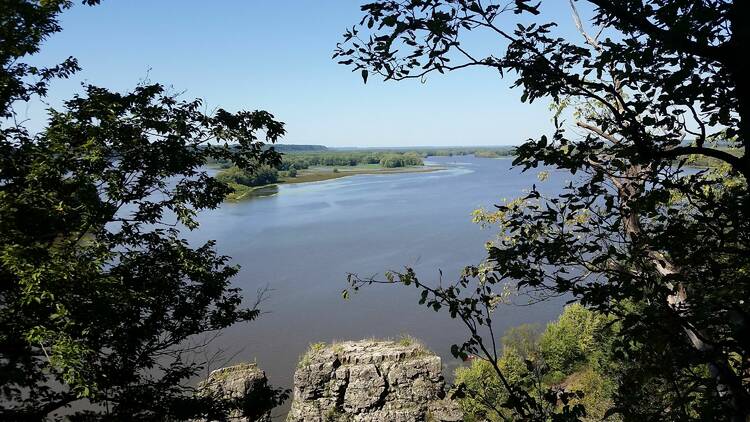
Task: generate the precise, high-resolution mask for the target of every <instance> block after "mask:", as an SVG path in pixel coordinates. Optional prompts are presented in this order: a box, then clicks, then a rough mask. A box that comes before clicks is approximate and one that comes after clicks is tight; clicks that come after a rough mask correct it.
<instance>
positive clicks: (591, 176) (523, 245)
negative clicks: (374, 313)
mask: <svg viewBox="0 0 750 422" xmlns="http://www.w3.org/2000/svg"><path fill="white" fill-rule="evenodd" d="M579 3H584V2H583V1H581V2H576V1H571V2H570V6H571V8H572V11H573V15H574V19H575V20H574V22H575V24H576V25H577V26H578V28H579V30H580V33H581V37H580V38H576V39H565V38H560V37H558V36H556V35H555V30H556V24H555V23H547V22H540V21H539V19H538V18H535V16H537V15H538V14H539V12H540V9H541V8H544V7H545V5H546V4H547V2H541V4H537V2H531V1H527V0H516V1H514V2H508V3H506V2H494V1H475V0H416V1H385V0H384V1H376V2H373V3H369V4H366V5H364V6H362V10H363V13H364V17H363V18H362V20H361V22H360V24H359V25H357V26H355V27H353V28H351V29H349V30H348V31H346V33H345V35H344V41H343V42H342V43H341V44H340V45H339V46H338V48H337V51H336V55H337V56H338V57H339V60H340V61H341V63H343V64H345V65H349V66H352V67H353V68H354V70H357V71H359V72H361V73H362V76H363V77H364V79H365V81H366V80H367V78H368V75H371V74H373V73H376V74H379V75H382V76H383V77H384V79H387V80H388V79H391V80H401V79H408V78H425V77H426V76H428V75H430V74H432V73H435V72H438V73H444V72H446V71H454V70H459V69H462V68H466V67H484V68H489V69H491V70H494V71H496V72H498V73H499V75H500V76H501V77H513V78H514V81H515V82H514V85H515V86H516V87H520V88H521V89H522V95H521V100H522V101H529V102H530V101H534V100H538V99H545V100H549V101H552V103H553V105H554V116H553V117H554V119H555V127H556V129H555V131H554V133H552V134H551V135H550V136H541V137H540V138H539V139H538V140H529V141H527V142H526V143H525V144H523V145H522V146H521V147H519V148H518V150H517V152H518V157H517V159H516V160H515V164H516V165H518V166H521V167H522V168H524V169H531V168H535V167H537V166H539V165H540V164H546V165H551V166H555V167H557V168H558V169H561V170H565V171H568V172H570V173H572V174H573V175H574V178H573V179H574V180H573V181H572V182H571V183H570V184H569V185H568V186H567V187H566V188H565V190H564V192H563V193H562V194H560V195H557V196H553V197H545V196H543V195H542V194H541V193H540V192H539V190H537V189H536V187H535V186H534V187H531V190H530V192H529V193H528V195H525V196H524V197H522V198H518V199H517V200H514V201H512V202H510V203H507V204H502V205H499V206H498V207H497V209H496V210H495V211H492V212H483V213H479V214H478V215H477V220H479V221H481V222H483V223H485V224H491V225H497V226H498V227H499V229H500V235H499V236H498V238H497V240H496V241H495V242H493V243H492V244H491V245H489V246H488V256H487V260H486V261H485V262H484V263H482V265H479V266H476V267H468V268H467V269H466V271H465V274H464V276H463V277H462V278H461V279H460V280H458V281H456V282H455V283H453V284H451V285H446V284H444V283H443V284H442V285H441V286H440V287H433V286H431V285H430V283H423V282H421V281H420V280H419V279H418V278H417V277H416V274H414V272H413V271H411V270H410V269H407V270H406V271H404V272H401V273H391V274H389V280H386V281H385V282H389V281H401V282H403V283H406V284H412V285H415V286H417V287H418V288H420V289H422V290H423V296H422V297H423V300H422V303H426V304H427V305H428V306H430V307H432V308H434V309H435V310H438V309H448V311H449V312H450V313H451V315H452V316H454V317H457V318H459V319H461V320H462V321H463V322H464V323H465V324H466V326H467V328H468V329H469V330H470V332H471V337H470V338H469V339H468V340H467V341H466V343H464V344H462V345H457V346H456V347H455V348H454V353H455V354H456V355H459V356H465V355H466V354H479V355H481V356H483V357H484V358H485V359H487V361H488V362H489V363H490V364H491V365H492V366H493V369H494V370H495V372H496V375H497V376H498V377H499V379H500V380H501V381H502V385H503V387H504V389H505V390H506V391H507V393H508V395H507V397H508V398H507V400H506V401H505V402H504V403H503V406H505V407H507V408H510V409H512V410H513V411H514V412H515V416H516V417H520V418H527V419H550V418H552V419H560V418H569V419H577V418H580V417H581V416H582V415H581V411H580V408H576V407H571V406H563V407H560V406H555V407H552V408H550V407H549V406H546V405H545V403H548V402H550V401H551V402H555V403H561V402H562V403H567V399H568V398H569V396H567V395H566V394H568V393H561V392H559V391H554V389H551V390H549V394H546V395H543V396H539V397H531V396H529V395H528V394H527V393H526V390H524V389H522V388H518V387H517V386H516V385H514V384H513V383H512V382H511V380H510V379H509V378H507V377H506V376H505V375H504V373H503V370H502V368H500V367H499V366H498V365H497V362H498V352H497V350H498V349H497V347H496V343H495V336H494V333H493V331H492V329H491V327H492V319H493V310H494V309H495V307H496V306H499V303H503V302H504V301H506V300H507V297H506V296H505V293H504V292H505V291H506V287H507V285H511V286H513V287H515V288H519V289H521V290H523V291H525V292H528V293H532V294H534V296H535V300H543V299H544V298H545V297H549V296H556V295H568V296H572V297H574V298H575V299H577V300H579V301H580V302H581V303H582V304H584V305H586V306H587V307H589V308H590V309H593V310H596V311H598V312H602V313H604V314H607V315H608V316H610V317H615V318H616V319H617V321H618V323H620V324H622V329H621V330H620V331H619V334H618V336H617V339H616V341H614V342H613V345H612V348H613V350H614V351H615V352H616V356H618V357H619V359H621V361H622V362H629V361H634V362H636V363H637V364H635V365H623V371H622V372H621V373H619V374H618V375H617V379H616V382H617V388H616V392H615V397H614V404H613V406H612V408H611V410H610V414H613V413H617V414H620V415H624V416H625V417H627V418H629V419H630V418H645V419H649V420H651V419H654V420H687V419H701V420H707V419H717V420H719V419H725V420H735V421H744V420H746V418H747V417H748V415H750V376H749V375H750V373H749V372H748V371H750V343H749V339H750V304H749V303H748V300H747V299H748V297H750V280H749V278H748V270H750V261H749V260H750V253H749V251H748V247H749V246H750V227H748V221H749V219H748V211H750V197H749V196H748V183H747V182H748V178H749V177H750V158H748V155H747V151H748V146H749V145H750V91H749V89H748V78H747V75H748V71H747V70H748V68H747V61H746V60H744V57H742V53H741V52H743V51H746V50H747V49H748V48H750V35H749V34H750V30H749V29H748V26H747V25H746V22H745V20H746V17H747V16H749V15H750V13H748V12H749V10H748V9H749V8H750V3H748V2H746V1H740V0H737V1H719V0H716V1H712V0H702V1H695V0H670V1H666V0H589V1H588V2H586V3H588V5H589V6H591V9H592V10H593V12H592V16H591V19H590V21H589V22H586V21H585V20H584V19H581V18H580V17H579V14H578V12H577V10H576V6H577V5H579ZM588 24H591V26H592V28H591V30H589V28H588ZM477 31H486V32H487V33H489V34H492V35H494V36H496V37H497V39H498V45H500V46H504V47H505V48H504V51H503V52H502V54H500V55H497V54H493V52H484V51H476V50H474V49H472V47H475V46H474V45H472V44H470V43H464V39H465V36H466V35H467V33H468V32H477ZM695 156H698V157H699V158H706V157H708V158H711V159H712V160H715V162H716V163H718V164H719V165H718V166H717V167H715V168H712V169H710V170H705V171H686V170H685V169H684V168H683V166H684V164H685V163H686V162H688V161H689V160H690V159H692V157H695ZM375 281H377V280H360V279H358V278H357V277H356V276H353V277H352V283H353V285H354V287H355V288H359V287H360V286H361V285H362V284H363V283H369V282H375ZM550 409H552V410H550ZM553 414H554V415H553Z"/></svg>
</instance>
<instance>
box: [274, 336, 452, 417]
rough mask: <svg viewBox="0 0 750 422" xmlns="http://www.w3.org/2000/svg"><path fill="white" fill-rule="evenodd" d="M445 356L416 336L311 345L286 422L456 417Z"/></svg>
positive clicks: (299, 371) (298, 374) (297, 376)
mask: <svg viewBox="0 0 750 422" xmlns="http://www.w3.org/2000/svg"><path fill="white" fill-rule="evenodd" d="M461 419H462V415H461V412H460V410H459V408H458V405H457V403H455V402H453V401H451V400H449V399H447V398H445V382H444V380H443V375H442V363H441V361H440V358H439V357H438V356H436V355H434V354H432V353H431V352H429V351H427V350H426V349H425V348H424V347H423V346H421V345H420V344H418V343H416V342H413V341H399V342H393V341H369V340H366V341H358V342H344V343H336V344H333V345H328V346H326V345H312V346H311V347H310V350H309V351H308V353H307V354H306V355H305V356H304V357H303V358H302V360H301V361H300V363H299V366H298V367H297V371H296V372H295V374H294V401H293V402H292V409H291V411H290V412H289V416H288V417H287V422H328V421H331V422H333V421H351V422H381V421H391V422H413V421H424V422H453V421H460V420H461Z"/></svg>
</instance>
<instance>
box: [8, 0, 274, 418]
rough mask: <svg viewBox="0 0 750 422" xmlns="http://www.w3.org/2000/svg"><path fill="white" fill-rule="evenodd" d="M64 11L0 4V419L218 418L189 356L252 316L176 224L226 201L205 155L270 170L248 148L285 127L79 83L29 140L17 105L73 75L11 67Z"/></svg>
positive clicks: (220, 407)
mask: <svg viewBox="0 0 750 422" xmlns="http://www.w3.org/2000/svg"><path fill="white" fill-rule="evenodd" d="M84 3H86V4H90V5H93V4H96V3H98V1H95V0H87V1H84ZM71 6H72V2H69V1H64V0H57V1H55V0H49V1H31V0H3V1H2V2H0V10H2V12H1V13H0V63H1V64H2V70H1V71H0V82H1V83H0V117H1V118H2V119H3V120H2V126H1V127H0V128H1V130H0V279H1V280H2V283H1V284H0V385H2V388H0V402H1V403H2V405H1V406H0V419H2V420H9V421H10V420H42V419H46V418H48V417H51V416H52V415H55V414H56V412H58V411H60V410H63V409H65V408H66V407H68V406H70V405H71V404H72V403H74V402H79V404H78V405H77V406H76V408H75V411H73V410H70V409H68V410H67V411H66V412H67V413H69V414H70V417H71V418H72V419H74V420H75V419H81V418H85V419H86V420H95V419H106V420H165V419H170V420H185V419H191V418H196V417H211V418H222V417H223V416H224V415H226V414H228V412H229V410H230V407H231V405H232V403H228V402H224V401H222V400H214V399H213V398H210V397H206V396H204V395H200V394H194V390H193V388H191V387H190V384H189V383H190V380H191V378H193V377H194V376H196V375H197V374H198V371H200V369H201V368H202V365H203V364H204V363H205V362H202V361H201V360H200V359H199V357H198V356H199V355H198V354H197V353H196V352H197V351H199V350H201V348H202V347H203V346H204V345H205V344H206V341H208V340H210V338H212V337H213V336H214V335H215V333H216V332H217V331H218V330H221V329H222V328H225V327H227V326H229V325H231V324H234V323H237V322H241V321H250V320H252V319H254V318H256V317H257V316H258V312H259V311H258V309H257V307H253V306H251V307H250V308H246V307H245V306H243V304H242V297H241V296H240V292H239V290H238V289H236V288H233V287H231V284H230V280H231V279H232V277H234V276H235V275H236V274H237V271H238V268H237V267H236V266H230V265H228V264H227V261H228V257H225V256H221V255H218V254H217V253H216V251H215V249H214V243H213V242H208V243H206V244H204V245H198V246H194V245H189V244H188V243H187V242H186V241H185V240H183V239H182V238H181V237H180V229H179V227H185V228H188V229H194V228H196V227H197V226H198V223H197V221H196V219H195V217H196V214H197V212H198V211H200V210H203V209H207V208H215V207H217V206H218V205H219V204H220V203H221V202H222V200H223V199H224V196H225V195H226V194H227V193H228V192H229V191H230V188H228V187H227V186H226V184H223V183H221V182H219V181H216V180H215V179H213V178H212V177H210V176H208V175H207V174H206V172H205V171H203V170H202V166H204V165H205V164H206V162H207V160H209V158H213V159H218V160H227V161H231V162H233V163H234V164H235V165H237V166H239V167H240V168H243V169H247V168H249V166H250V165H251V164H252V163H263V164H268V165H276V164H277V163H278V161H279V156H278V154H277V153H276V152H275V151H273V150H272V149H270V150H269V149H265V148H263V145H264V144H263V142H260V140H265V141H268V142H275V141H276V140H277V139H279V137H281V136H282V135H283V134H284V128H283V124H282V123H280V122H277V121H276V120H274V118H273V116H272V115H271V114H269V113H267V112H264V111H254V112H245V111H242V112H238V113H230V112H227V111H225V110H221V109H220V110H218V111H217V112H215V113H214V114H212V115H207V114H204V113H203V112H202V111H201V109H202V108H203V107H202V103H201V101H200V100H191V101H186V100H182V99H180V98H178V97H177V96H175V95H173V94H170V93H169V92H168V91H167V90H166V89H165V88H164V87H163V86H162V85H158V84H143V85H141V86H138V87H137V88H136V89H135V90H133V91H132V92H129V93H124V94H120V93H115V92H112V91H109V90H107V89H105V88H99V87H94V86H90V85H87V86H85V87H84V91H85V92H84V93H83V94H81V95H76V96H74V97H73V98H72V99H71V100H69V101H67V102H66V103H65V107H64V109H62V110H50V120H49V124H48V126H47V127H46V128H45V129H43V130H42V131H40V132H39V133H38V134H32V133H30V132H29V131H28V130H27V129H26V127H25V126H24V125H23V123H22V122H21V123H19V122H18V121H17V119H16V114H15V107H17V106H19V105H21V106H22V105H23V103H24V102H27V101H29V100H31V99H32V98H34V97H35V96H44V94H45V93H46V90H47V87H48V85H49V83H50V82H52V81H53V80H54V79H55V78H60V77H67V76H69V75H71V74H72V73H73V72H75V71H76V70H77V69H78V65H77V63H76V61H75V59H72V58H70V59H68V60H66V61H65V62H63V63H62V64H59V65H56V66H53V67H50V68H44V69H42V68H37V67H33V66H29V65H27V64H25V63H24V60H25V59H26V57H27V56H28V55H31V54H33V53H36V52H37V51H38V49H39V45H40V44H41V43H42V42H43V41H44V40H45V39H47V38H48V37H49V36H51V35H52V34H54V33H56V32H58V31H60V30H61V28H60V26H59V24H58V21H57V19H58V15H59V14H60V13H61V12H62V11H63V10H64V9H67V8H69V7H71ZM230 144H234V145H231V146H230ZM269 391H270V394H271V395H273V396H274V397H280V394H279V393H280V392H279V391H277V390H269ZM274 397H270V398H266V400H264V401H263V403H270V404H275V403H276V401H275V399H274ZM80 403H82V404H80ZM243 406H244V404H243Z"/></svg>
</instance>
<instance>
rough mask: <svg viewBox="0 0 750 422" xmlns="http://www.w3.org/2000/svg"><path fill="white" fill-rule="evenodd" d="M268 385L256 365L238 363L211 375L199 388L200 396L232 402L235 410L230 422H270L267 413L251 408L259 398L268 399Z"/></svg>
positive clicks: (263, 373)
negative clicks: (266, 397)
mask: <svg viewBox="0 0 750 422" xmlns="http://www.w3.org/2000/svg"><path fill="white" fill-rule="evenodd" d="M267 382H268V379H267V378H266V374H265V372H263V371H262V370H261V369H260V368H258V366H257V365H256V364H254V363H241V364H239V365H234V366H228V367H226V368H221V369H217V370H215V371H212V372H211V374H210V375H209V376H208V379H207V380H206V381H205V382H204V383H203V384H202V385H201V392H202V394H206V395H208V396H213V397H221V398H223V399H225V400H226V399H228V400H231V402H232V403H234V404H235V406H236V407H237V409H236V410H234V411H233V412H232V414H231V415H230V418H231V420H232V421H235V422H271V414H270V412H267V411H264V410H258V409H253V408H252V407H251V406H253V405H254V404H256V403H257V400H258V398H260V397H265V396H267V395H268V388H269V387H268V385H267ZM264 395H265V396H264ZM243 415H244V416H243Z"/></svg>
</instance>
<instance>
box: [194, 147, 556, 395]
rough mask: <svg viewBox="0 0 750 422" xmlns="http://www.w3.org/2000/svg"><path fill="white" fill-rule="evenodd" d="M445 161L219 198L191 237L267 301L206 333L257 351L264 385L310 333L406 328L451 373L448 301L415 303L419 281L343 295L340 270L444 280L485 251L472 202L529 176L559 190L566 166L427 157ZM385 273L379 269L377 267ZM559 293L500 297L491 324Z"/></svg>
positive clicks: (456, 330)
mask: <svg viewBox="0 0 750 422" xmlns="http://www.w3.org/2000/svg"><path fill="white" fill-rule="evenodd" d="M428 163H429V164H432V165H439V166H441V167H444V168H445V170H440V171H435V172H430V173H402V174H392V175H359V176H351V177H346V178H341V179H336V180H331V181H325V182H319V183H306V184H296V185H282V186H280V187H279V192H278V194H276V195H273V196H269V197H262V198H256V199H252V200H248V201H244V202H240V203H225V204H224V205H222V206H221V207H220V208H219V209H216V210H212V211H208V212H204V213H203V214H201V217H200V222H201V227H200V229H198V230H196V231H193V232H189V233H187V234H186V237H188V239H189V240H190V241H191V243H193V242H195V243H197V242H203V241H206V240H208V239H215V240H216V241H217V248H218V250H219V252H220V253H222V254H225V255H229V256H231V257H232V262H233V263H235V264H239V265H241V266H242V269H241V271H240V274H239V275H238V276H237V278H236V279H235V280H234V284H235V286H237V287H240V288H242V289H243V292H244V296H245V297H246V301H247V302H248V304H251V302H253V301H254V298H255V294H256V291H257V290H258V289H262V288H264V287H265V286H268V287H269V288H270V291H269V292H268V295H267V299H266V300H265V301H264V302H263V303H262V306H261V308H262V310H263V311H264V312H265V313H264V314H262V315H261V317H260V318H259V319H258V320H256V321H252V322H249V323H245V324H239V325H237V326H234V327H232V328H230V329H228V330H226V331H225V332H224V333H223V335H222V336H221V337H220V338H219V339H217V340H216V341H215V342H214V345H215V346H220V347H222V348H225V349H226V350H227V353H226V356H227V357H231V362H238V361H253V360H256V361H257V362H258V364H259V366H260V367H262V368H263V369H264V370H265V371H266V373H267V375H268V376H269V379H270V381H271V383H272V384H274V385H275V386H283V387H291V384H292V376H293V373H294V368H295V366H296V363H297V361H298V359H299V357H300V355H302V354H303V353H304V352H305V350H306V348H307V347H308V345H309V344H310V343H313V342H320V341H322V342H330V341H334V340H358V339H363V338H370V337H377V338H397V337H399V336H400V335H402V334H410V335H412V336H414V337H416V338H418V339H420V340H422V341H423V342H424V343H425V345H426V346H427V347H428V348H430V349H431V350H433V351H434V352H436V353H438V354H439V355H440V356H442V357H443V362H444V364H445V366H446V370H445V373H446V375H448V376H449V374H450V373H451V372H452V369H453V368H455V366H456V365H458V364H459V362H458V361H456V360H455V359H453V358H452V357H451V355H450V346H451V344H454V343H461V342H462V341H463V340H464V339H465V337H466V335H467V332H466V331H465V329H464V328H463V327H462V326H461V325H460V324H459V322H458V321H455V320H451V319H450V318H449V316H448V315H447V314H446V313H445V312H440V313H436V312H433V311H431V310H429V309H426V308H424V307H421V306H419V305H418V304H417V300H418V292H417V290H416V289H413V288H407V287H404V286H371V287H369V288H365V289H364V290H362V291H360V292H359V293H357V294H355V295H353V296H352V297H351V298H350V299H349V300H344V299H343V298H342V296H341V291H342V290H343V289H344V288H346V287H347V284H346V275H347V273H349V272H352V273H359V274H360V275H365V276H366V275H374V274H380V275H381V276H382V274H383V272H384V271H385V270H389V269H395V270H399V269H402V268H403V267H404V266H412V267H414V268H415V269H416V270H417V274H418V275H419V276H420V278H421V279H422V281H433V282H436V281H437V280H438V277H439V272H438V270H442V272H443V278H444V280H446V281H449V280H451V279H455V277H456V276H457V275H458V274H459V273H460V271H461V269H462V268H463V267H464V266H465V265H470V264H477V263H479V262H480V260H481V259H482V258H483V257H484V247H483V245H484V242H485V241H487V240H489V239H491V238H492V237H493V236H495V235H496V233H495V232H494V231H493V230H491V229H485V230H483V229H481V228H480V227H479V226H478V225H476V224H473V223H472V222H471V212H472V210H474V209H476V208H478V207H485V208H491V207H492V205H493V204H497V203H500V202H502V201H503V200H504V199H510V198H515V197H518V196H520V195H522V194H523V192H524V190H526V189H528V188H529V187H530V186H531V185H532V184H537V185H540V190H542V191H547V192H557V191H559V190H560V188H561V187H562V186H563V184H564V183H565V179H566V178H568V177H569V174H567V173H556V172H553V173H552V175H551V177H550V178H549V180H548V181H546V182H544V183H540V182H539V180H537V173H538V172H537V171H529V172H526V173H522V172H520V171H519V170H517V169H511V160H510V159H507V158H506V159H488V158H475V157H472V156H458V157H430V158H429V160H428ZM381 278H382V277H381ZM562 306H563V304H562V302H561V301H554V302H545V303H542V304H537V305H534V306H530V307H501V308H500V309H498V311H497V316H496V317H495V326H496V330H499V331H500V332H502V331H503V330H504V329H506V328H509V327H512V326H515V325H519V324H522V323H541V324H544V323H546V322H548V321H550V320H552V319H554V318H556V316H557V315H558V314H559V313H560V311H561V309H562Z"/></svg>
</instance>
